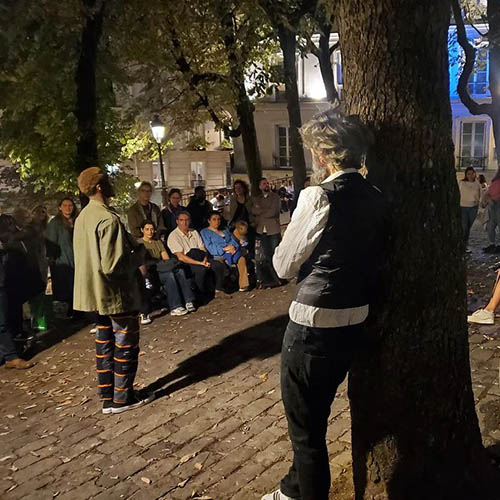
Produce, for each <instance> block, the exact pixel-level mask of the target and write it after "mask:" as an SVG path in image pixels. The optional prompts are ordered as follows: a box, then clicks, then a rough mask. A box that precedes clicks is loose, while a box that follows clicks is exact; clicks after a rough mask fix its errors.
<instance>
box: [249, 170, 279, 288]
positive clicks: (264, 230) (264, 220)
mask: <svg viewBox="0 0 500 500" xmlns="http://www.w3.org/2000/svg"><path fill="white" fill-rule="evenodd" d="M259 188H260V191H261V192H260V194H259V195H258V196H252V198H251V199H250V217H251V219H252V223H253V226H254V228H255V230H256V232H257V238H258V240H259V241H260V245H261V251H262V257H263V259H262V262H261V264H260V265H261V266H262V274H263V275H267V278H265V279H266V282H264V283H260V284H259V286H278V285H280V280H279V278H278V276H277V274H276V272H275V270H274V268H273V255H274V251H275V249H276V247H277V246H278V245H279V243H280V241H281V225H280V208H281V201H280V197H279V196H278V195H277V194H276V193H273V192H272V191H271V187H270V185H269V182H268V181H267V179H266V178H265V177H263V178H262V179H261V180H260V182H259ZM258 274H260V272H259V273H258Z"/></svg>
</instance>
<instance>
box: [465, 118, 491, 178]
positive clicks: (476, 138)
mask: <svg viewBox="0 0 500 500" xmlns="http://www.w3.org/2000/svg"><path fill="white" fill-rule="evenodd" d="M486 133H487V127H486V122H462V131H461V138H460V139H461V140H460V159H459V160H460V162H459V167H460V168H467V167H475V168H482V169H484V168H485V166H486Z"/></svg>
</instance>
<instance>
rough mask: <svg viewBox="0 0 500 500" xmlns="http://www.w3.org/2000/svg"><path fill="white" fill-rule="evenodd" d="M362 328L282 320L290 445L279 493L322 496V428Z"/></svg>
mask: <svg viewBox="0 0 500 500" xmlns="http://www.w3.org/2000/svg"><path fill="white" fill-rule="evenodd" d="M363 335H364V328H363V326H362V325H352V326H345V327H339V328H311V327H307V326H302V325H298V324H297V323H294V322H293V321H290V322H289V323H288V326H287V329H286V332H285V336H284V338H283V347H282V350H281V395H282V398H283V404H284V406H285V413H286V418H287V421H288V433H289V435H290V441H291V442H292V448H293V464H292V466H291V468H290V470H289V472H288V474H287V475H286V476H285V477H284V478H283V479H282V481H281V491H282V493H283V494H285V495H287V496H289V497H291V498H297V499H301V500H328V491H329V490H330V465H329V462H328V449H327V447H326V431H327V428H328V417H329V415H330V407H331V405H332V403H333V400H334V398H335V394H336V392H337V388H338V386H339V385H340V384H341V383H342V381H343V380H344V379H345V377H346V375H347V372H348V371H349V368H350V366H351V363H352V361H353V359H354V357H355V355H356V354H357V352H358V350H360V349H361V347H362V346H363V345H364V341H363Z"/></svg>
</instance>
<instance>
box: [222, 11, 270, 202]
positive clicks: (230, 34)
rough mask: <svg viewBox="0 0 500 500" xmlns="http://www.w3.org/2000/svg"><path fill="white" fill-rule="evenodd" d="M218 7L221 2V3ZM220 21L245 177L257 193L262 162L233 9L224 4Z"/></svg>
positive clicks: (254, 192) (244, 62)
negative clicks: (239, 55)
mask: <svg viewBox="0 0 500 500" xmlns="http://www.w3.org/2000/svg"><path fill="white" fill-rule="evenodd" d="M221 6H224V5H223V4H221ZM221 23H222V25H223V26H224V45H225V47H226V53H227V59H228V63H229V72H230V76H231V81H232V84H233V87H234V92H235V94H236V113H237V115H238V120H239V123H240V124H239V130H240V132H241V140H242V142H243V153H244V155H245V163H246V165H247V172H248V178H249V179H250V185H251V190H252V194H254V195H256V194H258V193H259V192H260V189H259V183H260V179H261V177H262V163H261V159H260V151H259V143H258V141H257V130H256V128H255V119H254V110H255V106H254V105H253V103H252V101H251V100H250V98H249V97H248V93H247V90H246V87H245V73H244V68H245V66H246V63H247V61H245V60H243V61H242V60H241V58H240V57H238V55H237V54H238V42H237V39H236V30H237V27H236V20H235V18H234V10H233V9H230V8H227V7H226V8H225V9H224V10H223V12H221Z"/></svg>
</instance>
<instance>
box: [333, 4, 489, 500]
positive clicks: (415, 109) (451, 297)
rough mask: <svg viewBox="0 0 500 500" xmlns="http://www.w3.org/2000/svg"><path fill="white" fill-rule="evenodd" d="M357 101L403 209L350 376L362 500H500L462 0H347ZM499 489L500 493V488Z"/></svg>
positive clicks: (345, 38)
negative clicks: (467, 130)
mask: <svg viewBox="0 0 500 500" xmlns="http://www.w3.org/2000/svg"><path fill="white" fill-rule="evenodd" d="M337 16H338V17H337V18H338V19H339V23H340V40H341V46H342V57H343V61H344V63H345V64H344V82H345V90H346V91H345V107H346V112H347V113H350V114H351V113H354V114H358V115H360V117H361V118H362V119H363V120H364V121H365V122H366V123H367V124H368V125H369V126H370V127H371V128H372V130H373V131H374V134H375V138H376V142H375V146H374V148H373V151H372V152H371V153H370V155H369V158H368V159H367V163H368V168H369V172H370V174H369V177H371V180H372V181H373V182H374V183H375V184H376V185H378V186H379V187H380V188H381V189H382V190H383V191H384V192H385V193H386V195H387V197H388V201H389V203H390V206H391V215H392V222H391V228H390V236H391V238H390V248H389V250H388V258H389V265H388V266H387V270H386V271H385V272H384V275H383V277H382V278H383V279H382V284H381V286H380V289H379V298H378V299H379V302H380V304H378V305H375V307H374V318H375V319H374V324H373V325H372V327H373V333H374V334H375V333H376V334H377V335H375V336H376V337H377V342H376V343H375V345H374V346H371V347H370V349H369V351H370V352H369V354H367V355H366V356H364V357H363V359H360V360H359V361H358V362H357V363H356V364H355V365H354V366H353V368H352V370H351V373H350V376H349V399H350V404H351V417H352V447H353V473H354V488H355V499H356V500H362V499H373V498H376V499H377V500H378V499H386V498H389V499H391V500H417V499H418V500H422V499H424V498H425V499H426V500H438V499H439V500H443V499H450V500H451V499H454V500H457V499H467V500H480V499H481V500H486V499H490V498H491V499H493V498H494V496H493V495H491V494H490V493H489V492H488V491H487V490H486V486H485V485H486V484H487V483H486V482H485V481H483V479H484V477H483V476H486V474H487V473H488V472H489V468H488V463H487V460H486V459H485V453H484V450H483V448H482V444H481V436H480V432H479V426H478V421H477V416H476V413H475V409H474V398H473V393H472V387H471V375H470V364H469V350H468V337H467V324H466V290H465V266H464V259H463V252H464V245H463V241H462V234H461V227H460V217H459V209H458V207H459V197H458V189H457V183H456V177H455V170H454V164H453V145H452V138H451V110H450V104H449V94H448V57H447V33H448V24H449V17H450V11H449V3H448V2H435V1H434V0H421V1H420V2H393V1H391V0H365V1H362V0H340V1H339V2H338V12H337ZM497 493H498V492H496V494H497Z"/></svg>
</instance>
